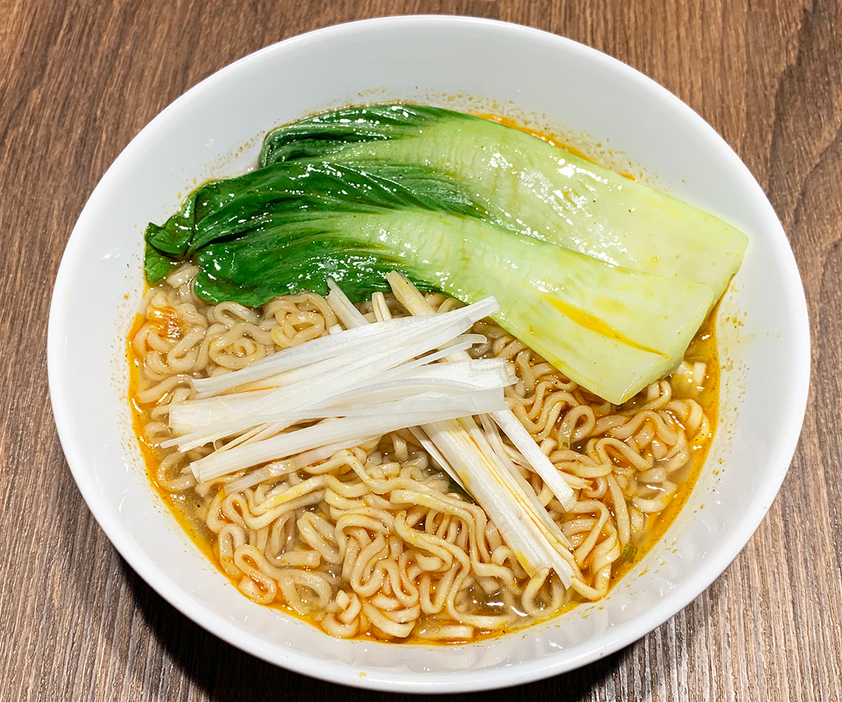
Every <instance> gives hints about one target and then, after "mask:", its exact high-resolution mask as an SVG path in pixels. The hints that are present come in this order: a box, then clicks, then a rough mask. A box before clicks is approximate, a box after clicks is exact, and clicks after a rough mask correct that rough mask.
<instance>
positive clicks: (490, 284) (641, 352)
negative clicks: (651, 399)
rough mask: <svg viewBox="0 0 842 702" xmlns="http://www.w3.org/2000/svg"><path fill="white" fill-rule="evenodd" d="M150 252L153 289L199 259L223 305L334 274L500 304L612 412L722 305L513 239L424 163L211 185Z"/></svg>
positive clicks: (680, 284) (365, 290) (361, 287)
mask: <svg viewBox="0 0 842 702" xmlns="http://www.w3.org/2000/svg"><path fill="white" fill-rule="evenodd" d="M146 242H147V251H146V274H147V278H148V279H149V282H150V283H153V284H154V283H155V282H157V281H158V280H161V279H162V278H163V277H165V276H166V275H167V273H168V271H169V270H170V267H171V266H173V265H176V264H177V263H178V262H180V261H183V260H186V259H191V260H193V261H194V262H195V263H196V264H197V265H198V266H199V268H200V272H199V274H198V276H197V279H196V283H195V290H196V292H197V294H199V295H200V296H201V297H203V298H204V299H206V300H209V301H211V302H219V301H222V300H234V301H237V302H240V303H242V304H246V305H259V304H262V303H264V302H266V301H267V300H269V299H271V298H273V297H276V296H278V295H284V294H288V293H295V292H299V291H301V290H312V291H315V292H319V293H322V294H324V293H326V292H327V282H326V281H327V279H328V278H329V277H330V278H333V279H335V280H336V281H337V282H338V283H339V284H340V285H342V287H343V289H344V290H345V292H346V293H348V294H349V296H350V297H351V298H352V299H355V300H359V299H362V298H364V297H368V296H370V295H371V293H372V292H373V291H376V290H387V289H388V287H387V285H386V283H385V280H384V275H385V274H386V273H387V272H388V271H390V270H392V269H398V270H401V271H402V272H404V273H405V274H406V275H407V277H408V278H409V279H410V280H411V281H412V282H414V283H415V284H416V285H418V286H419V287H421V288H422V289H439V290H442V291H443V292H445V293H447V294H449V295H452V296H454V297H456V298H459V299H461V300H463V301H465V302H477V301H479V300H481V299H483V298H485V297H488V296H491V295H493V296H495V297H496V298H497V300H498V302H499V303H500V307H501V309H500V311H499V312H498V313H497V314H496V315H494V319H495V320H496V321H497V322H498V323H499V324H500V325H501V326H502V327H504V328H505V329H507V330H508V331H509V332H511V333H512V334H513V335H514V336H516V337H518V338H519V339H520V340H521V341H523V342H524V343H525V344H527V345H528V346H530V347H531V348H532V349H534V350H535V351H536V352H537V353H539V354H541V355H542V356H544V357H545V358H546V359H547V360H548V361H549V362H551V363H552V364H553V365H555V366H556V367H557V368H559V369H560V370H561V371H563V372H564V373H566V374H567V375H568V376H569V377H570V378H572V379H573V380H575V381H577V382H579V383H580V384H581V385H583V386H584V387H586V388H588V389H589V390H591V391H592V392H594V393H595V394H597V395H600V396H601V397H603V398H605V399H607V400H609V401H611V402H613V403H620V402H623V401H625V400H626V399H628V398H630V397H631V396H633V395H634V394H635V393H637V392H638V391H639V390H641V389H642V388H643V387H645V386H646V385H648V384H649V383H651V382H652V381H654V380H656V379H657V378H659V377H661V376H663V375H665V374H666V373H668V372H670V371H671V370H672V369H673V368H675V366H677V365H678V363H679V362H680V360H681V358H682V356H683V353H684V350H685V349H686V347H687V345H688V344H689V342H690V340H691V339H692V337H693V335H694V334H695V332H696V330H697V329H698V328H699V326H700V325H701V323H702V322H703V321H704V318H705V316H706V315H707V312H708V311H709V310H710V308H711V307H712V305H713V304H714V302H715V299H716V298H715V294H714V289H713V288H712V286H711V285H708V284H706V283H700V282H696V281H693V280H686V279H682V278H667V277H664V276H661V275H654V274H652V273H648V272H645V271H642V270H635V269H633V268H627V267H623V266H614V265H609V264H608V263H605V262H603V261H601V260H598V259H597V258H593V257H590V256H587V255H584V254H582V253H580V252H578V251H573V250H569V249H567V248H564V247H562V246H558V245H556V244H554V243H550V242H547V241H541V240H539V239H536V238H534V237H531V236H527V235H524V234H520V233H517V232H514V231H512V229H511V228H509V227H507V226H505V223H504V222H502V220H501V218H500V217H499V216H498V215H496V214H493V213H491V212H489V210H488V209H487V208H486V207H485V206H484V205H483V204H482V203H480V202H477V201H475V199H473V197H472V195H471V194H470V192H469V191H468V190H466V189H465V188H464V187H463V186H461V185H460V184H459V183H458V182H456V181H455V180H453V179H450V178H448V177H447V176H445V175H442V174H441V173H437V172H435V171H433V170H431V169H429V168H426V167H423V166H414V167H409V168H404V167H400V168H398V167H395V166H391V165H376V164H375V165H367V166H364V167H363V166H352V165H335V164H329V163H317V162H312V163H298V162H292V163H285V162H280V163H276V164H271V165H266V166H265V167H263V168H259V169H258V170H256V171H253V172H250V173H247V174H245V175H243V176H240V177H238V178H232V179H229V180H223V181H218V182H214V183H209V184H206V185H204V186H202V187H200V188H199V189H198V190H196V191H195V192H194V193H193V194H192V195H191V196H190V197H189V198H188V199H187V201H186V202H185V203H184V205H183V206H182V208H181V209H180V210H179V212H177V213H176V214H175V215H174V216H173V217H171V218H170V219H169V220H168V221H167V222H166V223H165V224H164V225H163V226H157V225H150V226H149V228H148V229H147V233H146Z"/></svg>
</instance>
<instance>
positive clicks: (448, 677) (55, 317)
mask: <svg viewBox="0 0 842 702" xmlns="http://www.w3.org/2000/svg"><path fill="white" fill-rule="evenodd" d="M407 25H415V26H417V27H426V29H428V30H435V29H436V28H437V27H442V26H448V27H453V26H459V25H461V26H464V27H465V28H466V29H469V30H480V31H482V30H489V29H490V30H493V31H504V32H511V33H514V34H520V35H522V36H526V37H528V38H530V39H532V40H534V41H543V42H549V43H553V42H554V43H556V45H558V46H564V47H565V49H566V50H567V51H571V52H574V53H578V54H579V55H580V56H582V57H584V58H586V59H587V60H590V61H595V62H600V63H602V64H603V65H604V66H605V67H606V68H607V69H609V70H611V71H613V72H620V74H622V75H623V76H624V77H627V78H628V79H629V80H631V81H633V82H634V83H635V87H636V88H639V89H641V90H646V91H650V92H655V93H657V94H658V97H659V99H661V100H666V101H667V102H669V103H671V105H672V107H673V108H675V109H677V110H678V111H680V113H681V114H682V116H683V118H685V119H687V120H689V121H690V123H691V126H692V128H693V129H694V130H700V131H701V132H704V133H706V135H707V137H708V138H710V137H712V136H713V137H715V140H718V142H720V143H721V145H722V147H723V148H722V153H721V154H720V155H722V156H723V157H724V158H726V159H727V160H728V163H729V166H730V167H732V168H734V170H735V171H738V172H739V173H740V175H741V177H742V179H743V180H745V181H746V182H747V183H748V184H749V187H751V188H753V189H754V190H755V191H756V195H757V197H758V198H759V201H760V202H761V203H762V207H763V209H764V210H768V211H767V212H766V215H767V219H768V215H771V219H770V220H769V226H770V227H772V228H775V229H777V230H778V231H777V232H776V234H779V237H778V241H777V242H776V244H777V245H778V246H779V247H782V248H784V249H785V250H784V251H783V256H782V259H781V262H782V264H783V265H784V266H785V267H786V268H788V269H789V273H788V277H789V278H792V276H793V274H794V278H792V279H793V280H796V281H798V284H797V290H796V291H793V292H795V293H796V294H795V299H793V301H792V303H793V306H794V312H793V318H794V320H795V322H796V328H795V329H793V330H792V331H793V334H794V340H793V349H794V351H793V354H794V357H795V359H796V361H797V367H796V368H794V369H793V377H792V382H793V386H794V387H795V388H796V393H795V395H794V396H792V397H791V398H790V402H789V403H788V404H787V408H788V412H787V413H786V416H785V420H784V421H785V427H786V431H785V432H784V434H785V435H784V436H783V438H782V444H783V445H784V446H786V447H787V449H786V450H785V451H783V452H780V453H778V454H777V455H775V456H772V457H770V459H769V463H770V464H771V465H772V467H773V470H772V471H771V472H770V476H771V479H768V480H766V481H765V482H763V483H762V484H761V485H760V486H759V487H758V490H757V492H756V493H755V495H754V496H753V499H752V501H751V503H750V506H749V509H746V510H745V511H744V512H743V513H742V515H741V516H740V518H739V519H738V521H737V522H736V523H735V525H734V528H733V530H732V532H731V533H730V534H729V535H728V536H727V537H726V538H725V539H724V540H723V542H722V543H721V544H720V545H719V547H718V548H717V550H716V552H715V554H713V555H712V556H711V557H710V558H709V559H708V560H707V561H706V562H705V563H704V565H703V567H702V568H701V569H700V570H699V571H698V573H697V574H696V577H695V578H694V579H693V581H692V583H688V584H687V585H682V586H681V587H678V588H676V589H675V590H674V591H672V592H670V593H668V594H667V595H666V596H665V597H663V598H661V599H660V600H659V601H658V602H657V603H656V605H655V606H654V607H653V608H652V610H651V611H650V615H649V616H648V617H645V618H641V617H638V618H636V619H635V620H633V621H631V622H628V623H625V624H621V625H619V626H617V627H616V628H614V629H612V630H611V634H610V636H606V635H602V636H601V637H600V641H601V644H600V645H599V646H598V647H597V646H594V647H592V649H590V650H589V651H588V652H586V653H583V654H581V655H579V656H576V657H573V658H567V659H566V660H564V661H562V662H559V661H558V660H557V658H558V657H557V656H552V657H547V658H543V659H538V660H533V661H530V662H529V663H518V664H515V665H511V666H501V667H496V668H493V669H484V670H483V674H482V677H481V678H478V677H477V676H476V674H473V676H472V675H471V673H470V671H468V672H465V671H455V672H453V673H447V674H441V675H439V676H437V678H438V680H434V681H431V680H426V679H424V678H422V677H421V676H418V675H417V674H415V673H411V674H406V673H404V674H397V675H387V674H384V673H383V672H382V671H369V672H368V673H367V675H366V677H364V678H361V677H359V676H358V675H357V674H356V673H355V672H353V671H352V669H351V668H350V666H349V667H347V669H346V668H345V667H344V666H334V667H331V666H329V665H326V664H325V662H324V661H318V660H315V659H313V658H311V657H310V656H309V655H306V654H302V653H299V652H298V651H295V650H290V649H286V648H284V649H277V650H274V651H272V652H271V654H272V655H270V652H267V651H265V650H264V644H263V642H260V641H258V640H257V639H256V637H254V636H253V635H251V634H249V633H246V632H243V631H242V630H240V629H239V628H237V627H236V626H234V625H232V624H231V623H229V622H228V621H225V620H222V619H220V618H219V617H218V616H217V615H216V614H215V613H214V612H213V611H211V610H209V609H208V608H206V607H203V606H201V605H200V604H198V603H197V602H196V601H195V600H192V599H191V598H190V597H188V596H187V595H186V594H185V593H183V592H182V591H181V589H180V588H178V587H173V583H172V582H171V581H170V580H169V579H168V578H167V577H166V576H165V575H163V573H162V572H161V571H160V570H159V569H158V568H157V566H156V565H155V564H154V563H153V562H152V561H151V559H149V558H147V557H146V556H145V555H144V554H143V553H141V552H139V551H136V550H135V548H134V547H133V545H132V544H131V543H130V541H129V540H128V539H127V538H126V537H125V536H124V534H123V530H122V527H121V525H120V522H119V520H117V519H112V518H111V516H110V515H109V514H108V512H107V511H106V509H105V506H104V505H102V504H100V501H99V499H98V496H97V493H96V491H95V489H94V488H95V486H94V481H93V479H92V477H91V475H90V474H89V473H88V472H87V470H86V468H87V466H86V461H85V458H84V455H83V453H82V451H81V448H80V446H79V445H78V443H77V441H76V438H75V437H74V435H73V433H72V431H71V429H70V425H69V414H68V413H69V412H70V411H71V410H70V407H71V404H70V401H69V397H68V396H67V394H66V392H65V388H63V386H62V382H61V373H62V365H63V361H62V357H61V350H62V349H61V343H60V342H61V338H62V336H61V331H62V319H63V317H64V315H65V314H66V308H67V305H66V303H65V302H64V300H63V298H62V296H60V295H56V294H55V293H56V291H57V290H58V289H59V288H60V287H61V285H62V283H63V282H64V281H65V279H67V278H68V277H69V276H70V267H71V262H72V260H73V259H74V252H75V251H76V249H78V248H79V245H80V242H81V241H82V239H83V237H84V236H85V230H86V225H87V220H88V219H89V218H90V217H91V216H92V215H91V213H92V212H93V211H94V210H95V209H96V208H97V207H99V205H100V203H99V200H100V199H101V193H102V191H103V190H104V188H105V185H104V184H106V183H108V182H110V181H111V180H115V179H117V178H118V177H119V174H120V171H121V170H122V168H123V167H124V164H126V163H130V162H131V159H132V158H133V156H134V155H135V154H136V153H138V152H140V151H142V150H143V149H144V148H145V145H146V142H147V141H148V140H149V139H150V138H151V136H152V135H153V134H154V133H155V132H157V131H158V130H159V129H161V128H162V126H164V125H166V123H167V121H168V120H169V118H170V116H171V115H174V114H176V113H177V112H178V111H179V110H180V109H182V108H183V107H184V106H186V105H187V104H189V103H190V102H191V101H192V100H193V99H194V98H195V97H196V96H199V95H202V94H204V93H205V92H206V91H209V90H210V91H212V90H214V89H215V86H216V84H217V82H219V81H221V80H223V79H225V78H226V77H227V76H228V75H229V74H231V73H235V72H237V71H242V70H244V69H246V68H247V67H249V66H250V65H251V64H252V63H254V62H256V61H259V60H261V59H262V57H263V56H265V55H266V54H269V53H274V52H278V51H284V50H285V49H286V48H288V47H291V46H293V45H296V44H299V43H302V42H314V41H324V40H327V41H330V39H331V37H334V36H336V35H339V34H345V33H352V34H353V33H356V32H362V33H363V34H364V33H366V32H367V31H369V28H375V29H378V28H379V29H382V28H384V27H401V28H403V27H405V26H407ZM773 222H774V223H773ZM787 252H788V254H789V255H788V256H787V255H786V254H787ZM47 364H48V377H49V388H50V397H51V402H52V408H53V414H54V418H55V423H56V427H57V430H58V435H59V438H60V441H61V444H62V447H63V449H64V453H65V456H66V458H67V462H68V465H69V467H70V470H71V473H72V475H73V477H74V480H75V481H76V484H77V486H78V487H79V491H80V492H81V494H82V496H83V498H84V500H85V502H86V503H87V505H88V508H89V509H90V511H91V513H92V514H93V515H94V517H95V519H96V520H97V522H98V523H99V525H100V527H101V528H102V529H103V531H104V532H105V534H106V535H107V537H108V539H109V540H110V541H111V543H112V545H113V546H114V547H115V548H116V549H117V551H118V552H119V553H120V555H121V556H122V557H123V558H124V559H125V560H126V561H127V562H128V563H129V564H130V565H131V567H132V568H133V569H134V570H135V572H137V573H138V574H139V575H140V576H141V578H143V580H144V581H145V582H146V583H147V584H149V585H150V586H151V587H152V588H153V589H154V590H155V591H156V592H157V593H158V594H159V595H161V597H163V598H164V600H166V601H167V602H169V603H170V604H171V605H173V606H174V607H176V609H178V610H179V611H180V612H181V613H183V614H185V615H186V616H187V617H188V618H189V619H191V620H192V621H193V622H195V623H197V624H198V625H200V626H201V627H203V628H204V629H206V630H207V631H209V632H211V633H213V634H214V635H216V636H218V637H219V638H221V639H222V640H224V641H226V642H227V643H229V644H231V645H234V646H236V647H238V648H240V649H241V650H243V651H245V652H247V653H250V654H251V655H254V656H256V657H258V658H262V659H263V660H266V661H267V662H270V663H273V664H275V665H280V666H282V667H285V668H287V669H289V670H292V671H295V672H299V673H302V674H305V675H308V676H310V677H314V678H319V679H322V680H325V681H328V682H335V683H340V684H345V685H350V686H353V687H362V688H368V689H377V690H389V691H395V684H396V683H398V682H399V683H400V685H401V691H404V692H413V693H418V692H427V693H444V692H463V691H479V690H487V689H495V688H501V687H509V686H512V685H517V684H521V683H525V682H530V681H535V680H539V679H543V678H546V677H549V676H551V675H555V674H558V673H562V672H567V671H570V670H573V669H575V668H578V667H580V666H583V665H586V664H588V663H591V662H593V661H595V660H597V659H599V658H601V657H604V656H606V655H608V654H611V653H614V652H615V651H617V650H619V649H620V648H623V647H624V646H627V645H629V644H631V643H633V642H634V641H636V640H638V639H640V638H642V637H643V636H645V635H646V634H647V633H649V632H650V631H652V630H653V629H655V628H657V627H658V626H660V625H661V624H663V623H664V622H665V621H666V620H668V619H669V618H671V617H672V616H674V615H675V614H676V613H677V612H679V611H680V610H681V609H682V608H684V607H685V606H686V605H687V604H689V603H690V602H691V601H692V600H693V599H695V598H696V597H697V596H698V595H699V594H700V593H701V592H703V591H704V590H705V589H706V588H707V587H709V586H710V584H711V583H712V582H713V581H714V580H715V579H716V578H717V577H718V576H719V575H720V574H721V573H722V572H723V571H724V570H725V569H726V568H727V566H728V565H729V564H730V563H731V562H732V561H733V560H734V558H735V557H736V556H737V555H738V553H739V552H740V551H741V550H742V549H743V547H744V546H745V545H746V543H747V542H748V540H749V539H750V538H751V536H752V535H753V534H754V532H755V531H756V530H757V528H758V526H759V525H760V523H761V521H762V519H763V517H764V516H765V515H766V513H767V512H768V510H769V508H770V507H771V505H772V503H773V501H774V498H775V496H776V495H777V493H778V491H779V489H780V486H781V484H782V482H783V479H784V477H785V476H786V473H787V471H788V468H789V465H790V463H791V461H792V457H793V455H794V452H795V448H796V445H797V442H798V438H799V435H800V432H801V426H802V422H803V417H804V413H805V410H806V405H807V399H808V392H809V379H810V334H809V321H808V317H807V305H806V299H805V296H804V290H803V285H802V284H801V281H800V276H799V275H798V270H797V266H796V264H795V259H794V256H793V255H792V252H791V249H789V246H788V244H787V240H786V235H785V233H784V231H783V228H782V227H781V224H780V222H779V221H778V219H777V216H776V215H775V213H774V210H773V209H772V207H771V204H770V203H769V202H768V199H767V198H766V196H765V193H764V192H763V190H762V189H761V188H760V186H759V184H758V183H757V181H756V180H755V179H754V177H753V176H752V175H751V173H750V172H749V170H748V168H747V167H746V166H745V164H743V162H742V161H741V160H740V159H739V157H738V156H737V155H736V153H735V152H734V151H733V149H731V147H730V146H729V145H728V144H727V143H726V142H725V141H724V140H723V139H722V137H721V136H719V135H718V134H717V133H716V132H715V130H714V129H713V128H712V127H711V126H710V125H709V124H708V123H707V122H705V121H704V120H703V119H702V118H701V117H700V116H699V115H698V114H697V113H696V112H695V111H693V110H692V108H690V107H689V106H688V105H686V104H685V103H684V102H682V101H681V100H680V99H679V98H678V97H676V96H675V95H673V94H672V93H671V92H669V91H668V90H667V89H666V88H664V87H662V86H661V85H659V84H658V83H656V82H655V81H654V80H652V79H651V78H649V77H647V76H645V75H644V74H642V73H640V72H639V71H637V70H636V69H634V68H632V67H630V66H628V65H626V64H624V63H622V62H620V61H619V60H617V59H614V58H613V57H611V56H608V55H607V54H605V53H603V52H601V51H599V50H597V49H593V48H591V47H588V46H586V45H583V44H581V43H579V42H576V41H574V40H571V39H568V38H566V37H562V36H559V35H556V34H552V33H550V32H545V31H543V30H539V29H535V28H532V27H527V26H523V25H518V24H512V23H508V22H502V21H498V20H489V19H483V18H476V17H463V16H456V15H398V16H392V17H379V18H374V19H364V20H358V21H354V22H348V23H343V24H338V25H333V26H329V27H324V28H321V29H316V30H313V31H310V32H306V33H304V34H300V35H297V36H294V37H290V38H288V39H285V40H283V41H280V42H277V43H274V44H271V45H269V46H267V47H264V48H263V49H260V50H258V51H256V52H254V53H251V54H249V55H247V56H244V57H243V58H240V59H239V60H237V61H235V62H233V63H231V64H229V65H227V66H225V67H224V68H222V69H220V70H219V71H217V72H215V73H213V74H212V75H210V76H209V77H207V78H205V79H204V80H202V81H201V82H199V83H198V84H196V85H194V86H193V87H192V88H190V89H189V90H188V91H186V92H185V93H184V94H183V95H181V96H180V97H178V98H176V99H175V100H174V101H173V102H172V103H170V104H169V105H168V106H167V107H166V108H164V109H163V110H162V111H161V112H160V113H158V115H156V116H155V117H154V118H153V119H152V120H151V121H150V122H149V123H148V124H147V125H146V126H145V127H144V128H143V129H142V130H141V131H140V132H139V133H138V134H137V135H136V136H135V137H134V138H133V139H132V140H131V142H130V143H129V144H128V145H127V146H126V147H125V149H124V150H123V151H122V152H121V153H120V155H119V156H118V157H117V158H116V159H115V160H114V162H113V163H112V164H111V166H110V167H109V168H108V169H107V171H106V172H105V174H104V175H103V176H102V178H101V180H100V181H99V183H98V184H97V186H96V188H95V189H94V190H93V192H92V193H91V195H90V197H89V199H88V201H87V203H86V204H85V207H84V208H83V210H82V212H81V214H80V216H79V219H78V220H77V223H76V225H75V226H74V229H73V231H72V233H71V235H70V238H69V240H68V242H67V246H66V249H65V252H64V255H63V257H62V261H61V264H60V266H59V269H58V273H57V275H56V280H55V286H54V292H53V297H52V300H51V305H50V314H49V326H48V334H47Z"/></svg>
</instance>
